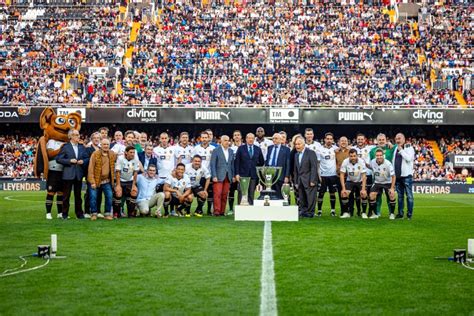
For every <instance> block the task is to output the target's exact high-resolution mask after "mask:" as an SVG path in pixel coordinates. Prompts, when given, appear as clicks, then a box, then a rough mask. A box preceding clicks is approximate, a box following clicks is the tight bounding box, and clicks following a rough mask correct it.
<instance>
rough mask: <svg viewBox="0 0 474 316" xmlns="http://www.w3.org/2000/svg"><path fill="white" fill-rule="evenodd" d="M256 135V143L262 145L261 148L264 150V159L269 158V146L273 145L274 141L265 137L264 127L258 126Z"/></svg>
mask: <svg viewBox="0 0 474 316" xmlns="http://www.w3.org/2000/svg"><path fill="white" fill-rule="evenodd" d="M255 136H257V137H256V138H255V143H254V145H256V146H258V147H260V149H261V150H262V154H263V159H264V160H267V151H268V147H270V146H271V145H273V142H272V141H271V140H269V139H266V138H265V130H264V129H263V127H259V128H257V131H256V132H255Z"/></svg>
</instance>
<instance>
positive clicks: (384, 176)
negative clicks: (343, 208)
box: [369, 148, 396, 219]
mask: <svg viewBox="0 0 474 316" xmlns="http://www.w3.org/2000/svg"><path fill="white" fill-rule="evenodd" d="M370 169H372V171H373V172H374V184H373V185H372V187H371V188H370V195H369V205H370V207H369V213H370V216H369V218H372V219H376V218H378V217H379V216H378V215H377V214H376V213H375V209H376V205H377V202H376V199H377V196H378V195H379V194H382V192H385V194H386V195H388V199H389V203H388V209H389V211H390V219H395V214H394V211H395V180H396V178H395V171H394V170H393V165H392V164H391V162H390V161H388V159H385V158H384V152H383V150H382V149H380V148H378V149H377V150H376V151H375V159H373V160H372V161H371V162H370Z"/></svg>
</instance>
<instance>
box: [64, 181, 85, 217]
mask: <svg viewBox="0 0 474 316" xmlns="http://www.w3.org/2000/svg"><path fill="white" fill-rule="evenodd" d="M63 181H64V190H63V218H67V217H68V214H69V200H70V198H71V191H72V189H73V188H74V211H75V212H76V217H77V218H83V217H84V213H83V212H82V196H81V189H82V179H81V180H77V179H74V180H63Z"/></svg>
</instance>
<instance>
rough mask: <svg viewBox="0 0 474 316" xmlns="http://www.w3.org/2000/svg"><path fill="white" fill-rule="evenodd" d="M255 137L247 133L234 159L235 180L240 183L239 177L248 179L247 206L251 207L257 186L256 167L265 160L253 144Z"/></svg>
mask: <svg viewBox="0 0 474 316" xmlns="http://www.w3.org/2000/svg"><path fill="white" fill-rule="evenodd" d="M254 142H255V135H254V134H252V133H248V134H247V136H246V137H245V144H244V145H242V146H240V147H239V149H237V154H236V157H235V179H236V180H237V181H240V177H250V183H249V192H248V199H249V204H250V205H253V198H254V195H255V188H256V187H257V184H258V176H257V169H256V167H257V166H258V167H260V166H263V165H264V164H265V159H264V158H263V154H262V150H261V149H260V147H258V146H256V145H255V144H254Z"/></svg>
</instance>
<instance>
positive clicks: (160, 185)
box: [155, 184, 165, 193]
mask: <svg viewBox="0 0 474 316" xmlns="http://www.w3.org/2000/svg"><path fill="white" fill-rule="evenodd" d="M164 186H165V185H164V184H158V185H157V186H156V188H155V192H156V193H158V192H163V188H164Z"/></svg>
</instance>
